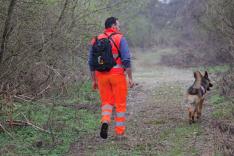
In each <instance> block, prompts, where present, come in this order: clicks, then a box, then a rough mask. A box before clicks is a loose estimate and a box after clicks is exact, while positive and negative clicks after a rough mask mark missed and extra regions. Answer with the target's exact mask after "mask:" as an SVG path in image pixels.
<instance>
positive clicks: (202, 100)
mask: <svg viewBox="0 0 234 156" xmlns="http://www.w3.org/2000/svg"><path fill="white" fill-rule="evenodd" d="M203 102H204V99H201V101H200V102H199V104H198V109H197V119H200V118H201V113H202V106H203Z"/></svg>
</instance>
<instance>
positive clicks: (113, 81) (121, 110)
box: [97, 73, 127, 135]
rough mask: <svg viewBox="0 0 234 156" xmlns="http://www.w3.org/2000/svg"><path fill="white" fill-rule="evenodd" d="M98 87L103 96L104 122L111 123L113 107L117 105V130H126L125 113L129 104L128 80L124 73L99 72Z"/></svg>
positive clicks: (122, 132) (102, 120)
mask: <svg viewBox="0 0 234 156" xmlns="http://www.w3.org/2000/svg"><path fill="white" fill-rule="evenodd" d="M97 81H98V88H99V92H100V97H101V102H102V105H101V109H102V119H101V122H102V123H110V121H111V114H112V109H113V107H115V109H116V116H115V132H116V134H117V135H122V134H124V132H125V120H126V118H125V113H126V104H127V81H126V76H125V75H124V74H109V73H105V74H98V75H97Z"/></svg>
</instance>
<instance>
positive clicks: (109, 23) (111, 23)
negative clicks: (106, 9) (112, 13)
mask: <svg viewBox="0 0 234 156" xmlns="http://www.w3.org/2000/svg"><path fill="white" fill-rule="evenodd" d="M105 28H106V29H108V28H114V29H117V30H120V27H119V21H118V18H116V17H109V18H107V19H106V21H105Z"/></svg>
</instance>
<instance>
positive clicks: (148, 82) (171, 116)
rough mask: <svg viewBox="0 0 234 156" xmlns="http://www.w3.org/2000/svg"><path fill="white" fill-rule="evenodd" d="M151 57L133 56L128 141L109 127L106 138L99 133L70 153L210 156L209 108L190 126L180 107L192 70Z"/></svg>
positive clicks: (211, 135) (81, 142)
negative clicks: (201, 117)
mask: <svg viewBox="0 0 234 156" xmlns="http://www.w3.org/2000/svg"><path fill="white" fill-rule="evenodd" d="M154 55H155V54H153V53H147V54H146V55H144V56H143V55H142V54H140V53H136V54H135V58H136V59H135V60H134V67H135V68H134V78H135V81H136V82H137V83H139V85H137V86H136V87H135V88H133V89H131V90H129V99H128V113H127V114H128V117H127V120H128V121H127V135H126V136H127V138H126V139H123V140H117V139H116V138H115V135H114V131H113V129H114V128H113V125H111V127H110V132H109V138H108V139H107V140H102V139H100V138H99V136H98V134H99V131H97V133H96V134H93V135H89V136H86V137H85V138H81V139H80V141H79V142H77V143H74V144H73V145H72V146H71V150H70V153H69V154H68V155H100V156H102V155H159V156H164V155H165V156H167V155H168V156H177V155H178V156H183V155H184V156H192V155H196V156H200V155H202V156H213V155H214V141H213V134H212V131H211V129H210V127H209V120H210V119H209V118H210V117H209V116H210V113H209V112H210V109H211V108H210V107H209V105H206V106H205V110H204V113H203V114H204V115H203V119H204V120H202V121H201V123H196V124H193V125H192V126H190V125H189V124H188V122H187V114H186V113H187V112H186V111H185V110H184V108H183V107H182V105H181V102H182V99H183V93H184V91H185V90H186V88H187V87H188V86H189V85H191V84H192V82H193V74H192V70H189V69H188V70H185V69H176V68H169V67H164V66H161V65H158V57H156V56H154ZM140 58H141V59H140ZM156 58H157V59H156ZM112 124H113V123H112Z"/></svg>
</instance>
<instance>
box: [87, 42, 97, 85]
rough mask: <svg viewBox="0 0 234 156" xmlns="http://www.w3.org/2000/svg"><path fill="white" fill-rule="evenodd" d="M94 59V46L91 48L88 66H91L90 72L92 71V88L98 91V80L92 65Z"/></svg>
mask: <svg viewBox="0 0 234 156" xmlns="http://www.w3.org/2000/svg"><path fill="white" fill-rule="evenodd" d="M92 59H93V57H92V46H91V47H90V49H89V59H88V64H89V70H90V77H91V80H92V87H93V89H97V79H96V76H95V70H94V68H93V65H92Z"/></svg>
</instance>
